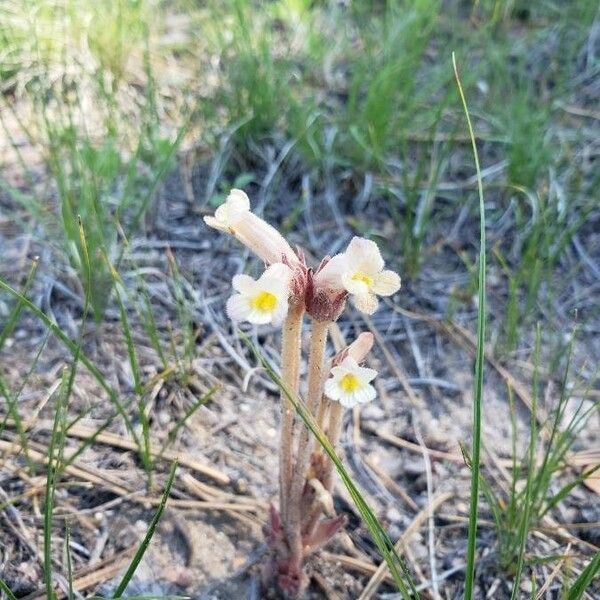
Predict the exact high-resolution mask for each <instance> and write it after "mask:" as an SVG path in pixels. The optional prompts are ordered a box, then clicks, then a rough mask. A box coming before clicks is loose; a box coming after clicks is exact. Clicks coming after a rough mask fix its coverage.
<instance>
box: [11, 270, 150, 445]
mask: <svg viewBox="0 0 600 600" xmlns="http://www.w3.org/2000/svg"><path fill="white" fill-rule="evenodd" d="M0 289H1V290H4V291H5V292H7V293H8V294H10V295H11V296H13V297H14V298H17V299H21V301H22V302H23V305H24V307H25V308H27V309H28V310H30V311H31V312H32V313H33V314H34V315H35V316H36V317H37V318H38V319H40V321H42V323H43V324H44V325H45V326H46V327H47V328H48V329H49V330H50V331H51V332H52V333H53V334H54V335H55V336H56V337H57V338H58V339H59V340H60V341H61V342H62V343H63V344H64V346H65V347H66V348H67V350H69V352H70V353H71V354H72V355H73V356H74V357H78V360H80V361H81V362H82V363H83V365H84V366H85V367H86V369H87V370H88V371H89V372H90V373H91V374H92V375H93V377H94V378H95V379H96V381H97V382H98V384H99V385H100V386H101V387H102V389H104V391H105V392H106V393H107V394H108V396H109V399H110V401H111V403H112V404H113V405H114V406H115V409H116V410H117V412H118V413H119V415H120V416H121V418H122V419H123V421H124V422H125V425H126V427H127V430H128V432H129V434H130V435H131V437H132V438H133V439H134V441H135V442H136V444H137V445H138V446H139V439H138V436H137V434H136V433H135V430H134V428H133V424H132V422H131V419H130V418H129V415H128V414H127V412H126V410H125V407H124V406H123V404H122V402H121V401H120V399H119V394H118V393H117V392H116V390H114V389H113V388H112V387H111V386H110V385H109V384H108V382H107V381H106V378H105V377H104V376H103V375H102V373H101V372H100V370H99V369H98V367H96V365H95V364H94V363H93V362H92V361H91V360H90V359H89V358H88V357H87V356H86V355H85V354H84V353H83V352H82V351H81V349H80V346H78V345H77V344H75V342H73V340H71V339H70V338H69V336H67V335H66V334H65V333H64V332H63V331H62V329H61V328H60V327H59V326H58V325H57V324H56V323H54V322H53V321H52V320H51V319H50V318H49V317H48V315H46V313H44V312H43V311H42V310H40V309H39V308H38V307H37V306H36V305H35V304H33V302H31V301H30V300H29V299H28V298H26V297H25V296H23V294H21V293H20V292H19V291H17V290H15V289H14V288H13V287H11V286H10V285H9V284H8V283H6V281H4V280H3V279H1V278H0Z"/></svg>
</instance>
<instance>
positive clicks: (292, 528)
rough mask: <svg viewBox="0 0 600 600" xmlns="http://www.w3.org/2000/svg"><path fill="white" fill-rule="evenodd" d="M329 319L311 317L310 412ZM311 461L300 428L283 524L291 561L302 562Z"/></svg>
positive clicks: (319, 391) (319, 386) (319, 387)
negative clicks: (304, 494)
mask: <svg viewBox="0 0 600 600" xmlns="http://www.w3.org/2000/svg"><path fill="white" fill-rule="evenodd" d="M328 327H329V322H328V321H317V320H313V322H312V328H311V338H310V349H309V355H308V395H307V401H306V407H307V409H308V410H309V411H310V413H311V414H312V415H314V414H315V411H316V410H317V407H318V403H319V401H320V400H321V397H322V395H323V383H324V365H325V349H326V346H327V328H328ZM309 460H310V432H309V430H308V428H307V427H302V429H301V430H300V434H299V439H298V450H297V453H296V466H295V469H294V472H293V475H292V484H291V487H290V495H289V498H288V514H287V518H286V522H285V523H284V527H285V528H286V533H287V537H288V541H289V544H290V554H291V561H292V563H300V562H301V561H302V534H301V529H302V513H301V510H302V505H301V500H302V491H303V489H304V484H305V480H306V471H307V469H308V464H309Z"/></svg>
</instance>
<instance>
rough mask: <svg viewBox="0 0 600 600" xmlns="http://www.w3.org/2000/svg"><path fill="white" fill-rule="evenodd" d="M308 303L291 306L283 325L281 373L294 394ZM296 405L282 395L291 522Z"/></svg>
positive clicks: (284, 497) (282, 453)
mask: <svg viewBox="0 0 600 600" xmlns="http://www.w3.org/2000/svg"><path fill="white" fill-rule="evenodd" d="M303 320H304V304H292V305H290V308H289V312H288V315H287V318H286V320H285V323H284V324H283V331H282V341H281V374H282V378H283V381H284V383H285V385H286V386H287V388H288V389H289V391H290V392H291V393H298V389H299V384H300V358H301V345H302V322H303ZM293 435H294V408H293V406H292V404H291V402H290V400H289V399H288V398H287V397H286V395H285V394H284V393H282V394H281V437H280V446H279V512H280V514H281V518H282V520H283V522H286V521H287V518H286V517H287V512H288V496H289V492H290V486H291V482H292V446H293V441H294V437H293Z"/></svg>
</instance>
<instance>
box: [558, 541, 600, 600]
mask: <svg viewBox="0 0 600 600" xmlns="http://www.w3.org/2000/svg"><path fill="white" fill-rule="evenodd" d="M599 571H600V552H597V553H596V554H595V556H594V557H593V558H592V560H591V561H590V563H589V565H588V566H587V567H586V568H585V569H584V570H583V571H582V573H581V575H580V576H579V577H578V578H577V579H576V580H575V582H574V583H573V584H572V585H571V589H570V590H569V591H568V592H567V595H566V600H580V598H582V597H583V594H584V593H585V590H586V589H587V588H588V586H589V585H590V583H592V581H593V580H594V579H595V578H596V576H597V575H598V572H599Z"/></svg>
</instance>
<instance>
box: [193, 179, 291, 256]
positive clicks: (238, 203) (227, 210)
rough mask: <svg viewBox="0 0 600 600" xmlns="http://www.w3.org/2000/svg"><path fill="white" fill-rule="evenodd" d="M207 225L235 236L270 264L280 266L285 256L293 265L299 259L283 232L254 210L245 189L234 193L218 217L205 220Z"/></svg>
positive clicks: (217, 211)
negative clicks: (252, 210)
mask: <svg viewBox="0 0 600 600" xmlns="http://www.w3.org/2000/svg"><path fill="white" fill-rule="evenodd" d="M204 222H205V223H206V224H207V225H208V226H209V227H213V228H214V229H218V230H219V231H223V232H225V233H229V234H231V235H233V236H234V237H235V238H236V239H237V240H239V241H240V242H241V243H242V244H244V246H246V247H247V248H248V249H250V250H251V251H252V252H254V254H256V255H257V256H258V257H259V258H261V259H262V260H263V261H264V262H265V263H266V264H267V265H271V264H274V263H280V262H281V261H282V260H283V259H284V257H285V259H286V260H287V261H288V262H289V263H290V264H294V263H295V262H297V260H298V259H297V257H296V255H295V254H294V251H293V250H292V248H291V246H290V245H289V244H288V243H287V242H286V241H285V239H284V238H283V236H282V235H281V234H280V233H279V231H277V229H275V227H273V226H271V225H269V224H268V223H267V222H266V221H263V219H261V218H260V217H257V216H256V215H255V214H254V213H252V212H251V211H250V200H249V199H248V196H247V195H246V194H245V192H243V191H242V190H236V189H234V190H231V192H230V193H229V196H227V200H226V201H225V202H224V203H223V204H221V206H219V207H218V208H217V210H216V211H215V215H214V217H209V216H207V217H204Z"/></svg>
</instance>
